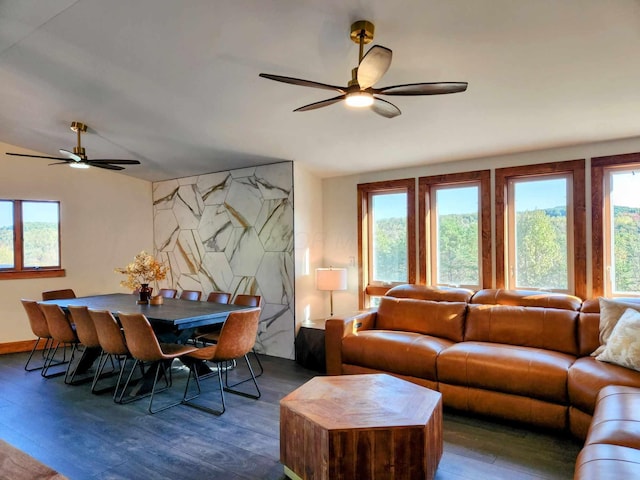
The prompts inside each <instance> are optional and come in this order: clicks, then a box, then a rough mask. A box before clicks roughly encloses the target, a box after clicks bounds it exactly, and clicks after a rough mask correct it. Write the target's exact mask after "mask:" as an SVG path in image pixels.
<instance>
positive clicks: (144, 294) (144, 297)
mask: <svg viewBox="0 0 640 480" xmlns="http://www.w3.org/2000/svg"><path fill="white" fill-rule="evenodd" d="M152 290H153V289H152V288H149V284H148V283H143V284H141V285H140V290H139V291H138V295H139V296H140V299H139V300H138V303H139V304H141V305H144V304H147V303H149V298H151V291H152Z"/></svg>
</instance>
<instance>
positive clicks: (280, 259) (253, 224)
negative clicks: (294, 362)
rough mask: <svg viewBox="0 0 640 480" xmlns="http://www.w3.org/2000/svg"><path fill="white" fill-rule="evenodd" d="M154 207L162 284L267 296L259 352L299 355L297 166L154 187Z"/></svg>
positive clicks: (195, 178)
mask: <svg viewBox="0 0 640 480" xmlns="http://www.w3.org/2000/svg"><path fill="white" fill-rule="evenodd" d="M153 202H154V242H155V246H156V254H157V255H158V256H159V258H160V259H162V261H163V262H165V263H167V264H168V265H169V266H170V271H169V273H168V275H167V279H166V280H164V281H162V282H159V285H158V287H159V288H160V287H167V288H177V289H178V290H200V291H201V292H202V294H203V299H206V297H207V295H208V294H209V292H211V291H214V290H215V291H227V292H229V293H231V294H232V295H233V296H235V295H237V294H240V293H245V294H252V295H260V296H262V297H263V310H262V314H261V320H260V331H259V333H258V338H257V344H256V348H257V350H258V351H260V352H263V353H267V354H268V355H276V356H281V357H286V358H294V336H295V324H294V318H293V315H294V314H293V311H294V310H293V307H294V306H293V299H294V285H295V283H294V275H293V273H294V272H293V269H294V266H293V262H294V260H293V258H294V257H293V164H292V163H291V162H284V163H279V164H273V165H264V166H260V167H250V168H244V169H238V170H231V171H228V172H219V173H210V174H206V175H199V176H193V177H187V178H181V179H177V180H168V181H165V182H157V183H155V184H154V186H153Z"/></svg>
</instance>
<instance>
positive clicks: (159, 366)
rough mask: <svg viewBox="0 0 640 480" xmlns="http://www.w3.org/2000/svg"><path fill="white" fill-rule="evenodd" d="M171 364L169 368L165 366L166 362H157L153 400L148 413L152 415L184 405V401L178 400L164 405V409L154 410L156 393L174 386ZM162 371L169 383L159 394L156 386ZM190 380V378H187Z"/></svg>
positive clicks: (150, 400)
mask: <svg viewBox="0 0 640 480" xmlns="http://www.w3.org/2000/svg"><path fill="white" fill-rule="evenodd" d="M171 363H172V361H170V362H169V365H168V368H167V366H166V365H165V362H162V361H160V362H157V365H156V373H155V376H154V379H153V386H152V387H151V398H150V399H149V408H148V411H149V413H151V414H154V413H158V412H162V411H164V410H167V409H169V408H171V407H175V406H176V405H180V404H181V403H182V399H180V400H178V401H177V402H172V403H169V404H167V405H163V406H162V407H160V408H158V409H156V410H154V409H153V399H154V397H155V394H156V393H159V392H162V391H164V390H167V389H168V388H169V387H170V386H171V385H172V384H173V379H172V375H171ZM161 369H162V371H163V373H164V376H165V381H166V382H167V386H166V387H165V388H163V389H161V390H159V391H158V392H156V385H157V384H158V377H159V376H160V370H161ZM167 370H169V372H168V373H167ZM187 380H188V378H187Z"/></svg>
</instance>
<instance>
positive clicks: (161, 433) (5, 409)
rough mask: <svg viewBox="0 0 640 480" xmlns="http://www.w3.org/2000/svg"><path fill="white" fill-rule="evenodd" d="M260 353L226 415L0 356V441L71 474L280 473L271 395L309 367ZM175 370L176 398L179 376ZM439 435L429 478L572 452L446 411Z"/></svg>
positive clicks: (445, 479)
mask: <svg viewBox="0 0 640 480" xmlns="http://www.w3.org/2000/svg"><path fill="white" fill-rule="evenodd" d="M262 358H263V362H264V365H265V374H264V375H263V376H262V377H260V378H259V379H258V381H259V383H260V387H261V389H262V398H261V399H260V400H251V399H247V398H243V397H239V396H236V395H228V396H227V398H228V404H227V412H226V413H225V414H224V415H222V416H221V417H215V416H212V415H210V414H207V413H204V412H201V411H199V410H195V409H193V408H189V407H186V406H182V405H180V406H177V407H174V408H171V409H169V410H166V411H164V412H160V413H157V414H155V415H149V414H147V412H146V407H147V402H146V401H145V400H141V401H139V402H134V403H131V404H128V405H116V404H114V403H113V402H112V401H111V397H110V395H109V394H103V395H92V394H90V393H89V386H88V385H81V386H67V385H64V383H63V381H62V378H60V377H58V378H54V379H49V380H45V379H43V378H42V377H41V376H40V374H39V372H31V373H27V372H25V371H24V370H23V365H24V361H25V359H26V354H11V355H2V356H0V438H2V439H3V440H5V441H7V442H8V443H10V444H12V445H14V446H16V447H18V448H20V449H21V450H23V451H25V452H27V453H29V454H30V455H32V456H33V457H35V458H37V459H38V460H40V461H41V462H43V463H45V464H47V465H49V466H51V467H52V468H54V469H56V470H58V471H59V472H60V473H62V474H64V475H66V476H67V477H69V478H70V479H74V480H75V479H127V480H137V479H140V480H150V479H198V480H200V479H237V478H244V479H282V478H284V476H283V474H282V465H281V464H280V463H279V461H278V459H279V423H278V419H279V407H278V402H279V400H280V399H281V398H282V397H283V396H284V395H286V394H287V393H288V392H290V391H292V390H294V389H295V388H296V387H298V386H299V385H301V384H302V383H304V382H305V381H307V380H308V379H309V378H311V377H312V376H314V375H315V373H314V372H312V371H309V370H306V369H304V368H302V367H300V366H298V365H297V364H296V363H294V362H293V361H289V360H283V359H279V358H273V357H262ZM240 373H242V372H241V369H238V374H240ZM176 374H177V375H176V376H175V377H174V381H175V387H177V388H176V389H175V390H174V391H173V394H175V395H181V393H182V385H183V379H184V378H185V374H184V373H183V372H182V371H177V372H176ZM208 382H209V384H210V385H211V387H212V386H213V384H214V383H216V382H215V380H213V381H208ZM171 395H172V393H169V392H166V393H165V394H162V395H161V396H160V397H158V401H162V400H166V399H167V398H168V396H171ZM206 395H207V396H208V397H212V396H213V391H212V392H210V393H209V394H206ZM444 440H445V445H444V455H443V457H442V461H441V462H440V466H439V468H438V472H437V475H436V479H437V480H460V479H469V480H477V479H487V480H489V479H491V480H496V479H497V480H500V479H504V480H516V479H542V478H544V479H571V478H572V475H573V468H574V462H575V459H576V455H577V453H578V451H579V450H580V444H579V443H578V442H577V441H576V440H573V439H572V438H570V437H568V436H563V435H559V434H551V433H544V432H538V431H534V430H532V429H530V428H527V427H519V426H515V425H505V424H500V423H496V422H494V421H491V420H483V419H477V418H471V417H467V416H462V415H458V414H454V413H451V412H445V420H444ZM1 476H2V475H1V472H0V477H1Z"/></svg>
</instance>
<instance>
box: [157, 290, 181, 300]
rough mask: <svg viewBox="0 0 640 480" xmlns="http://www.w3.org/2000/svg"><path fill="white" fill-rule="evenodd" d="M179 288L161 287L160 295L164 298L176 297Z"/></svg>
mask: <svg viewBox="0 0 640 480" xmlns="http://www.w3.org/2000/svg"><path fill="white" fill-rule="evenodd" d="M177 293H178V290H176V289H175V288H161V289H160V292H159V295H160V296H161V297H164V298H176V295H177Z"/></svg>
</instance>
